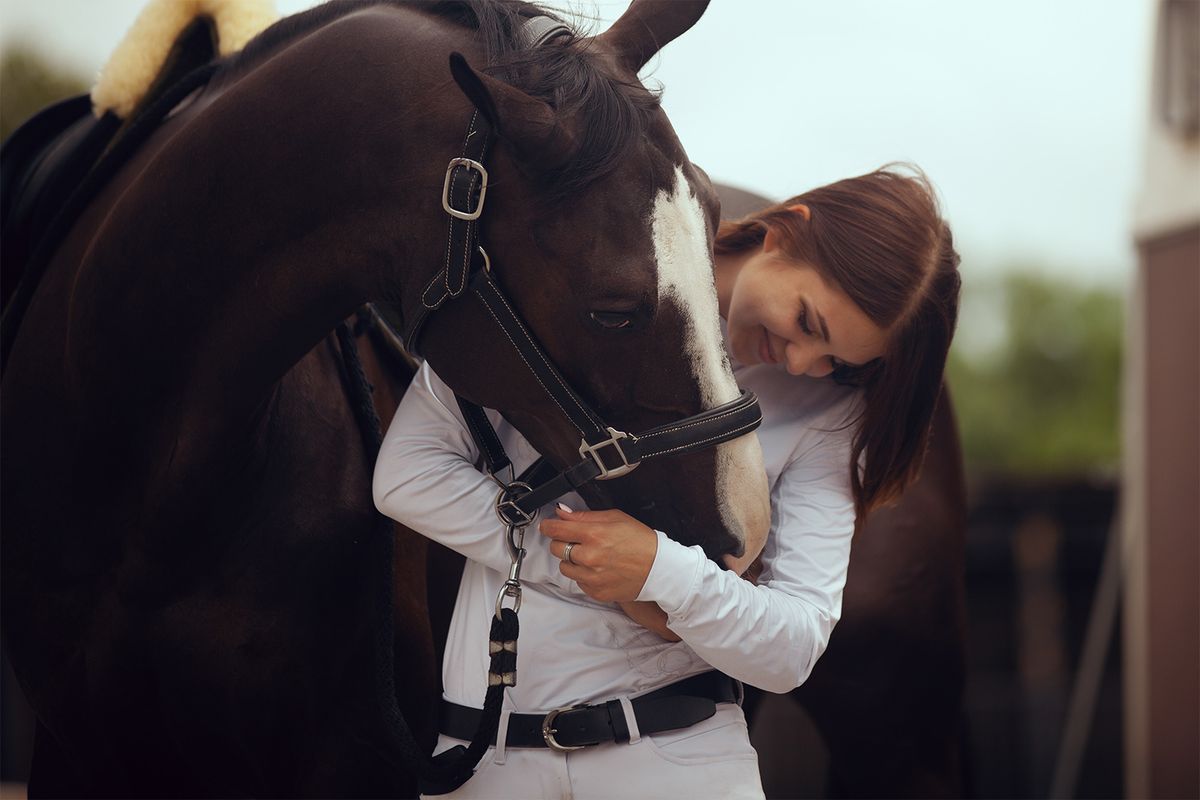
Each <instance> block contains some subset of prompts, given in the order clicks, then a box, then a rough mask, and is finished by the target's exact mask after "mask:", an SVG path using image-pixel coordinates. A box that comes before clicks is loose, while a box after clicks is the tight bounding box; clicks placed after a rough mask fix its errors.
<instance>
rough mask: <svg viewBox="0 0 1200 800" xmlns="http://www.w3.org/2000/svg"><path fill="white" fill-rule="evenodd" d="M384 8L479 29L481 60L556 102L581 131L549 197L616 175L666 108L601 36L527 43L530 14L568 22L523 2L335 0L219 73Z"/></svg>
mask: <svg viewBox="0 0 1200 800" xmlns="http://www.w3.org/2000/svg"><path fill="white" fill-rule="evenodd" d="M377 6H392V7H397V8H410V9H414V10H418V11H420V12H422V13H429V14H433V15H436V16H438V17H441V18H443V19H445V20H447V21H449V22H452V23H454V24H457V25H460V26H462V27H464V28H467V29H469V30H472V31H474V32H475V35H476V36H477V37H478V39H479V40H480V44H482V45H483V49H484V53H485V61H486V63H485V64H482V65H477V66H480V67H481V68H482V69H483V70H484V71H486V72H488V73H489V74H491V75H493V76H495V77H497V78H500V79H502V80H504V81H506V82H507V83H509V84H511V85H512V86H515V87H516V88H518V89H520V90H521V91H523V92H525V93H526V94H528V95H529V96H531V97H534V98H536V99H538V100H541V101H543V102H545V103H547V104H549V105H550V106H551V107H553V108H554V109H555V110H556V111H557V112H558V113H559V114H560V115H561V116H562V117H563V118H564V121H565V123H566V126H567V127H568V129H570V130H571V131H572V132H573V133H574V135H575V144H574V152H573V153H572V156H571V157H570V158H568V159H567V160H566V162H565V165H564V166H562V167H560V168H558V169H555V170H554V171H552V172H551V173H549V174H547V175H545V176H544V177H545V180H544V182H543V183H544V186H543V191H544V193H545V194H547V195H549V197H547V199H548V200H549V201H550V202H554V201H556V200H557V199H561V198H562V197H565V196H567V195H570V194H573V193H576V192H579V191H581V190H582V189H583V188H585V187H587V186H588V185H590V184H592V183H594V182H595V181H597V180H600V179H601V178H603V177H605V176H607V175H609V174H610V173H611V172H612V171H613V169H614V168H615V167H616V166H617V165H618V164H619V163H620V160H621V156H622V155H623V154H624V153H625V151H626V149H627V148H628V147H629V145H630V144H631V143H634V142H638V141H640V140H641V139H642V138H643V137H644V136H645V135H646V134H647V132H648V131H649V130H650V128H651V124H652V120H653V117H654V115H655V114H656V113H659V97H658V95H657V94H655V93H653V92H651V91H649V90H647V89H646V88H645V87H644V86H642V85H641V83H639V82H637V81H636V80H633V81H630V80H625V79H622V78H620V77H618V76H616V75H614V74H612V73H611V71H610V67H609V66H606V64H605V63H604V61H605V59H604V55H603V54H602V53H600V52H599V51H598V50H597V49H596V48H595V46H594V42H595V39H594V38H592V37H590V36H587V35H584V34H583V33H581V32H579V31H576V30H574V29H572V30H571V31H570V32H569V33H564V34H562V35H558V36H555V37H554V38H552V39H551V40H550V41H549V42H548V43H546V44H543V45H540V46H538V47H533V48H531V47H529V46H527V43H526V41H525V37H524V36H523V35H522V34H521V31H520V28H521V26H522V24H523V23H524V21H525V20H526V19H529V18H530V17H535V16H547V17H550V18H552V19H555V20H559V21H562V20H561V18H560V17H559V15H558V14H556V13H555V12H553V11H550V10H547V9H543V8H541V7H540V6H538V5H535V4H533V3H527V2H523V0H439V2H432V3H430V2H414V1H413V0H333V1H332V2H329V3H326V4H324V5H320V6H317V7H315V8H312V9H309V10H308V11H305V12H302V13H299V14H295V15H293V16H290V17H286V18H284V19H282V20H280V21H279V22H277V23H275V24H274V25H272V26H271V27H269V28H267V29H266V30H264V31H262V32H261V33H260V34H259V35H258V36H257V37H255V38H254V39H252V40H251V41H250V42H249V43H248V44H247V45H246V46H245V47H244V48H243V49H242V50H241V52H239V53H237V54H235V55H234V56H232V57H230V58H228V59H227V60H226V61H225V62H224V63H223V64H222V65H221V67H220V71H219V72H218V74H217V76H216V78H219V79H229V78H232V77H236V76H238V75H240V74H242V73H244V72H246V71H249V70H251V69H253V68H254V67H255V66H256V65H258V64H260V63H262V62H263V61H264V60H265V59H266V58H268V57H269V56H270V55H272V54H273V53H274V52H275V51H276V50H278V49H279V48H280V47H283V46H285V45H286V44H288V43H289V42H291V41H294V40H296V39H299V38H301V37H302V36H304V35H306V34H307V33H309V32H311V31H313V30H316V29H317V28H320V27H322V26H324V25H327V24H329V23H332V22H334V21H336V20H338V19H340V18H342V17H344V16H346V15H348V14H351V13H353V12H355V11H360V10H363V9H367V8H373V7H377ZM447 77H449V70H448V68H447ZM464 124H465V123H464Z"/></svg>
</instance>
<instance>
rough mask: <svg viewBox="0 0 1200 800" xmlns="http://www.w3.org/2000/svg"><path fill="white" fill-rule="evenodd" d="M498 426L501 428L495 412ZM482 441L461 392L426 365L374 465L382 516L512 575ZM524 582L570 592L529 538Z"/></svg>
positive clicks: (543, 549) (406, 396) (553, 563)
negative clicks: (470, 425) (483, 468)
mask: <svg viewBox="0 0 1200 800" xmlns="http://www.w3.org/2000/svg"><path fill="white" fill-rule="evenodd" d="M488 414H489V415H490V416H492V417H493V418H492V423H493V424H497V423H498V422H499V419H498V415H495V412H490V411H489V412H488ZM478 457H479V452H478V449H477V448H476V445H475V441H474V440H473V439H472V438H471V434H470V432H469V430H468V429H467V426H466V423H465V422H464V421H463V419H462V412H461V411H460V410H459V408H458V403H457V402H456V401H455V399H454V393H453V392H452V391H450V389H449V387H447V386H446V384H444V383H442V381H441V379H440V378H438V377H437V375H436V374H435V373H434V372H433V371H432V370H431V369H430V368H429V365H428V364H425V365H422V366H421V368H420V370H418V371H417V374H416V376H415V377H414V378H413V381H412V384H411V385H410V386H409V388H408V390H407V391H406V392H405V394H404V398H403V400H402V401H401V402H400V407H399V408H398V409H397V410H396V416H395V417H394V418H393V419H392V423H391V425H390V426H389V428H388V432H387V435H386V436H385V437H384V440H383V445H382V447H381V448H380V451H379V459H378V460H377V461H376V463H375V477H374V486H373V489H374V497H375V506H376V508H378V509H379V511H380V512H381V513H383V514H385V515H387V516H389V517H391V518H392V519H394V520H397V521H399V522H401V523H403V524H405V525H407V526H408V527H410V528H412V529H413V530H414V531H417V532H418V533H421V534H423V535H425V536H428V537H429V538H430V539H433V540H435V541H437V542H440V543H441V544H444V545H446V546H447V547H449V548H450V549H451V550H454V551H455V552H458V553H461V554H462V555H464V556H466V557H467V558H469V559H471V560H472V561H477V562H479V563H481V564H484V565H485V566H488V567H491V568H492V569H495V570H498V571H500V572H505V573H507V572H508V567H509V563H510V562H509V556H508V550H507V547H506V545H505V527H504V526H503V525H502V524H501V523H500V520H499V519H498V518H497V516H496V513H495V511H494V502H495V499H496V494H497V492H498V491H499V489H498V487H497V486H496V484H495V483H493V482H492V481H491V480H490V479H489V478H488V477H487V476H486V475H484V474H483V473H482V472H480V471H479V470H478V469H476V468H475V463H476V460H477V459H478ZM525 547H526V550H527V555H526V557H525V561H524V564H523V566H522V569H521V578H522V580H528V581H530V582H535V583H537V582H541V583H553V584H555V585H557V586H560V587H562V588H569V587H570V581H569V580H568V579H566V578H565V577H563V576H562V575H561V574H560V573H559V571H558V562H557V560H556V559H555V558H554V557H553V556H551V555H550V553H549V551H548V550H547V548H546V547H544V546H543V544H542V542H540V541H539V540H538V538H537V537H536V536H534V535H533V532H532V531H529V532H528V534H527V535H526V541H525Z"/></svg>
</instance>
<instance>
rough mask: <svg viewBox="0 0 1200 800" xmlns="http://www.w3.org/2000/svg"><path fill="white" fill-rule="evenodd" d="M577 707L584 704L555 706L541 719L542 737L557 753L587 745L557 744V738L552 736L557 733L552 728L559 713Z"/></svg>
mask: <svg viewBox="0 0 1200 800" xmlns="http://www.w3.org/2000/svg"><path fill="white" fill-rule="evenodd" d="M577 708H584V706H582V705H579V706H564V707H562V708H556V709H554V710H553V711H551V712H550V713H549V714H547V715H546V717H545V719H543V720H542V738H543V739H545V740H546V746H547V747H549V748H550V749H551V750H554V751H555V752H558V753H569V752H571V751H572V750H582V749H583V748H584V747H586V746H587V745H582V744H577V745H571V744H559V743H558V740H557V739H555V738H554V734H556V733H558V731H556V730H555V729H554V720H555V718H556V717H557V716H558V715H559V714H565V713H566V712H568V711H574V710H575V709H577Z"/></svg>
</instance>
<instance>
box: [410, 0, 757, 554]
mask: <svg viewBox="0 0 1200 800" xmlns="http://www.w3.org/2000/svg"><path fill="white" fill-rule="evenodd" d="M706 5H707V3H706V2H690V3H684V2H655V1H654V0H644V1H643V2H635V3H634V4H633V5H632V6H631V7H630V8H629V9H628V10H627V11H626V13H625V14H624V15H623V16H622V17H621V18H620V19H619V20H618V21H617V22H616V23H615V24H614V25H613V26H612V27H611V28H610V29H609V30H608V31H607V32H606V33H604V34H602V35H599V36H596V37H592V38H582V37H580V38H576V37H574V36H572V35H571V34H569V33H566V34H565V35H563V36H561V37H558V38H557V39H556V40H553V41H551V42H549V43H547V44H545V45H543V46H542V47H540V48H538V49H537V50H536V51H530V52H529V53H527V54H525V55H524V56H522V59H523V60H518V61H517V62H516V63H515V69H513V70H510V73H511V74H512V75H515V77H513V78H511V79H510V80H504V79H501V78H500V77H496V76H494V75H492V74H489V73H490V72H492V71H493V70H481V69H477V68H475V67H473V66H471V65H470V64H469V63H468V62H467V61H466V59H464V58H462V57H461V56H458V55H457V54H456V55H455V56H452V58H451V65H452V73H453V76H454V79H455V82H456V83H457V85H458V87H459V88H460V89H461V91H462V92H463V94H465V95H466V97H467V98H468V99H469V100H470V101H471V103H472V104H473V105H474V106H475V108H477V109H478V111H479V113H480V114H482V115H483V116H484V117H486V118H487V120H488V121H489V122H490V124H491V127H492V129H493V130H494V131H495V135H496V137H497V144H496V147H495V149H494V153H493V155H492V156H491V157H490V162H489V164H488V166H487V169H488V172H489V174H490V180H489V183H490V186H491V189H490V191H489V194H488V195H487V197H486V205H487V210H486V212H485V213H483V214H482V216H481V217H480V220H479V225H480V234H479V241H480V243H481V244H482V245H483V246H485V247H486V249H487V252H488V254H489V262H490V268H491V274H492V276H493V278H494V280H495V281H496V283H497V284H498V285H499V286H500V287H501V288H502V289H503V291H504V292H505V294H507V296H508V297H510V298H512V303H513V304H514V305H515V306H516V311H517V312H518V314H519V315H520V317H522V318H523V319H524V321H525V323H526V325H527V327H528V328H529V330H530V331H531V332H532V334H533V336H534V337H535V338H536V339H537V340H538V342H539V343H540V344H541V346H542V348H543V349H544V351H545V352H546V353H547V354H548V356H549V358H550V360H551V361H552V362H553V363H554V364H555V365H556V366H557V368H558V371H559V372H560V373H561V374H562V376H563V377H564V378H565V380H566V381H567V382H568V383H569V384H570V386H571V387H572V388H573V389H574V391H575V392H577V393H578V394H579V395H580V397H582V398H583V399H584V400H585V401H586V402H587V403H589V404H590V405H591V407H592V408H594V409H595V410H596V411H597V412H598V413H599V415H600V416H601V417H602V418H603V419H604V420H605V421H606V423H607V424H608V425H611V426H614V427H616V428H618V429H619V430H622V431H628V432H635V431H641V430H645V429H647V428H651V427H654V426H658V425H662V424H666V423H671V422H675V421H677V420H679V419H681V418H683V417H688V416H690V415H694V414H696V413H698V412H701V411H703V410H706V409H711V408H713V407H715V406H718V405H721V404H723V403H727V402H730V401H733V400H735V399H736V398H737V397H738V394H739V390H738V387H737V385H736V383H735V381H734V379H733V375H732V372H731V370H730V366H729V363H728V359H727V357H726V355H725V351H724V347H723V343H722V337H721V332H720V323H719V320H718V309H717V297H716V291H715V288H714V284H713V274H712V267H713V262H712V247H711V245H712V239H713V235H714V233H715V229H716V226H717V224H718V221H719V210H720V205H719V202H718V200H717V196H716V193H715V192H714V190H713V188H712V186H711V184H710V183H709V181H708V178H707V177H706V176H705V175H704V173H703V172H702V171H701V170H699V169H698V168H697V167H695V166H694V165H692V164H691V162H690V161H689V160H688V158H687V155H686V153H685V151H684V148H683V146H682V145H681V144H680V142H679V139H678V137H677V136H676V134H675V132H674V130H673V129H672V127H671V125H670V122H669V121H668V120H667V117H666V115H665V114H664V112H663V111H662V109H661V107H660V106H659V104H658V100H657V97H655V96H654V95H653V94H652V93H650V92H649V91H647V90H646V89H645V88H644V87H643V86H642V85H641V83H640V82H639V81H638V79H637V72H638V70H639V69H640V68H641V67H642V66H643V65H644V64H645V63H646V61H647V60H648V59H649V58H650V57H652V56H653V54H654V53H655V52H657V50H658V49H659V48H660V47H661V46H663V45H665V44H666V43H668V42H670V41H671V40H672V39H674V38H675V37H676V36H678V35H679V34H681V33H683V32H684V31H686V30H687V29H688V28H689V27H691V25H692V24H693V23H694V22H695V21H696V20H697V19H698V18H699V17H700V15H701V13H702V12H703V10H704V7H705V6H706ZM548 87H554V88H553V89H552V90H548ZM464 121H465V120H464ZM463 331H477V332H479V331H483V332H485V333H482V334H477V335H476V336H475V337H474V338H470V339H466V338H464V336H463V333H462V332H463ZM420 349H421V352H422V354H423V355H424V356H425V357H426V358H427V359H428V360H429V362H430V364H431V365H432V366H433V367H434V368H435V369H436V371H437V372H438V374H439V375H440V376H441V377H442V378H443V379H444V380H446V382H447V383H448V384H449V385H450V386H451V387H452V388H454V389H455V390H456V391H457V392H458V393H459V394H460V395H462V396H464V397H466V398H468V399H470V400H473V401H475V402H477V403H479V404H480V405H486V406H489V407H492V408H496V409H498V410H500V411H501V412H502V413H503V414H504V416H505V417H506V418H507V419H508V420H509V421H510V422H511V423H512V424H513V425H515V426H516V427H517V428H518V429H519V430H520V431H521V432H522V433H523V434H524V435H525V436H526V438H527V439H528V440H529V441H530V442H531V443H532V444H533V445H534V446H535V447H536V448H537V449H538V451H539V452H541V453H542V454H543V455H545V456H546V457H547V458H548V459H549V460H550V461H551V462H553V463H554V464H555V466H557V467H559V468H564V467H566V466H567V465H569V464H571V463H574V462H576V461H578V460H579V451H580V444H581V442H580V434H579V431H578V430H577V429H576V428H575V427H573V426H572V425H571V424H570V423H569V421H568V420H567V418H566V416H565V415H564V414H563V412H562V410H561V409H560V408H558V407H556V402H555V401H554V400H553V398H552V397H550V396H549V395H548V394H547V393H546V392H544V391H542V390H541V389H540V388H539V387H538V386H537V383H536V382H535V381H534V380H533V377H532V376H531V375H530V371H529V367H528V366H527V365H525V364H523V363H522V360H521V357H520V355H519V354H518V352H517V351H516V349H515V348H514V346H513V344H512V342H510V341H509V340H508V339H507V337H506V336H504V335H502V333H501V330H500V329H499V328H497V327H495V322H494V321H492V320H490V319H488V318H487V313H486V310H485V309H482V308H480V307H478V306H477V305H466V304H455V303H447V304H446V305H445V306H444V307H443V309H442V310H440V311H438V312H437V313H436V314H433V315H431V316H430V322H429V324H428V325H427V326H426V329H425V330H424V332H423V333H422V338H421V343H420ZM581 491H582V493H583V494H584V496H585V499H586V500H587V501H588V504H589V505H590V506H591V507H592V508H609V507H614V506H615V507H618V508H621V509H622V510H624V511H626V512H628V513H630V514H632V515H634V516H636V517H638V518H639V519H641V520H642V521H643V522H645V523H646V524H648V525H651V526H652V527H655V528H658V529H660V530H663V531H665V532H668V533H669V534H671V535H672V536H673V537H674V538H677V539H679V540H680V541H682V542H684V543H686V544H700V545H702V546H703V547H704V548H705V550H706V552H707V553H708V554H709V555H710V557H713V558H716V557H718V556H720V555H721V554H726V553H728V554H733V555H735V556H743V555H746V556H747V557H748V558H753V557H754V556H755V555H756V554H757V552H758V551H759V549H761V545H762V542H763V540H764V539H765V536H766V531H767V528H768V524H769V506H768V498H767V485H766V479H765V472H764V469H763V464H762V454H761V450H760V448H759V446H758V441H757V439H756V438H755V437H754V436H742V437H740V438H736V439H734V440H732V441H729V442H726V443H723V444H721V445H719V446H717V447H716V448H714V449H708V450H705V451H702V452H699V453H693V454H689V455H686V456H678V457H667V458H665V459H662V460H659V461H656V462H653V463H646V464H644V465H642V466H640V467H639V468H638V469H637V470H634V471H632V472H630V473H629V474H628V475H626V476H623V477H620V478H617V479H614V480H609V481H605V482H603V483H593V484H589V485H588V486H587V487H585V488H584V489H583V490H581Z"/></svg>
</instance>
